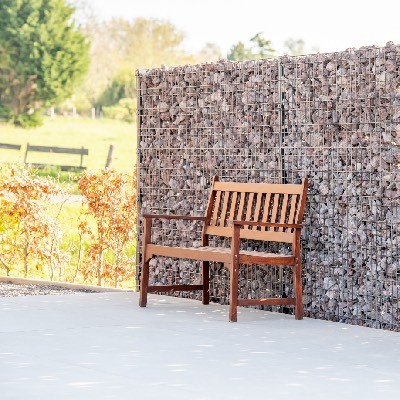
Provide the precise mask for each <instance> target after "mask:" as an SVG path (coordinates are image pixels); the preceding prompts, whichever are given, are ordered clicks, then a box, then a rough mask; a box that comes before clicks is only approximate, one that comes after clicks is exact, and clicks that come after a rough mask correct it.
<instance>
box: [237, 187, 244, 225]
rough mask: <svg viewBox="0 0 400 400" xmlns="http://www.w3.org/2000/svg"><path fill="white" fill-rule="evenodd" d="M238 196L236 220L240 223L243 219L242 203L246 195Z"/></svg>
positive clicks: (240, 193) (241, 193) (242, 193)
mask: <svg viewBox="0 0 400 400" xmlns="http://www.w3.org/2000/svg"><path fill="white" fill-rule="evenodd" d="M239 195H240V203H239V208H238V213H237V216H236V219H237V220H238V221H241V220H242V219H243V209H244V201H245V199H246V193H245V192H239Z"/></svg>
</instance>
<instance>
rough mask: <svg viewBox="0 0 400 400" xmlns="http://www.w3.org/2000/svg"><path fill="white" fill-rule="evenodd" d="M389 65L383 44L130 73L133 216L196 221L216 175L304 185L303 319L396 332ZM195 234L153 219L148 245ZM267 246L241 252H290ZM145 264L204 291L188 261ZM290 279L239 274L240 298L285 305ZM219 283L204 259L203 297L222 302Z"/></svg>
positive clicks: (257, 272)
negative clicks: (207, 273)
mask: <svg viewBox="0 0 400 400" xmlns="http://www.w3.org/2000/svg"><path fill="white" fill-rule="evenodd" d="M399 67H400V46H395V45H393V44H391V43H389V44H388V45H387V46H386V47H383V48H377V47H365V48H361V49H359V50H354V49H350V50H347V51H345V52H341V53H331V54H317V55H311V56H303V57H287V56H285V57H282V58H279V59H272V60H258V61H249V62H239V63H233V62H227V61H226V62H218V63H215V64H201V65H195V66H184V67H176V68H170V69H168V68H160V69H152V70H142V71H139V72H138V97H139V102H138V103H139V106H138V125H139V128H138V132H139V146H138V147H139V148H138V153H139V181H140V185H139V199H140V203H141V204H140V206H141V210H142V212H155V213H174V214H187V215H203V213H204V208H205V206H206V204H207V198H208V189H209V187H210V182H211V180H212V177H213V176H214V175H218V176H219V177H220V179H221V180H228V181H242V182H272V183H278V182H284V183H285V182H288V183H293V182H297V181H298V180H299V179H301V178H303V177H308V178H309V179H310V190H309V196H308V206H307V214H306V219H305V228H304V229H303V237H302V247H303V286H304V308H305V315H306V316H310V317H314V318H320V319H326V320H333V321H341V322H346V323H352V324H359V325H364V326H371V327H376V328H385V329H390V330H400V324H399V304H400V258H399V235H398V229H399V228H398V226H399V222H400V169H399V165H400V154H399V144H400V76H399ZM176 224H178V226H177V225H176ZM200 230H201V227H200V225H199V224H198V223H196V222H191V221H185V222H181V221H180V222H175V221H158V222H156V223H155V225H154V227H153V239H154V240H158V241H162V242H163V243H165V244H179V245H190V246H192V245H196V244H198V245H200V242H199V238H200ZM216 240H220V239H216ZM264 246H265V244H264V243H256V242H243V243H242V248H243V249H253V248H254V249H259V250H261V249H262V250H274V251H281V252H285V251H287V249H286V248H285V247H276V245H273V246H274V248H268V249H266V248H264ZM151 267H152V271H151V275H150V276H151V280H152V284H157V283H159V284H165V283H199V282H200V272H199V271H200V265H199V263H196V262H194V261H187V260H174V259H166V258H164V259H163V258H155V259H153V260H152V261H151ZM291 279H292V278H291V274H287V273H286V271H285V269H282V268H268V269H265V268H261V267H258V266H252V267H249V268H248V269H247V270H245V272H242V276H241V280H240V285H239V291H240V296H242V297H244V298H252V297H269V296H273V297H286V296H288V297H289V296H290V295H291V291H292V282H291ZM228 288H229V284H228V277H227V276H226V275H225V272H224V270H223V268H221V266H220V265H218V264H214V265H213V267H212V271H211V296H212V299H214V300H215V301H219V302H222V303H225V302H227V299H228V295H229V293H228V290H229V289H228ZM181 295H183V296H190V297H196V296H197V294H196V293H181ZM198 296H200V293H199V294H198ZM269 309H273V310H276V311H280V312H291V310H289V309H286V308H285V307H273V308H271V307H270V308H269Z"/></svg>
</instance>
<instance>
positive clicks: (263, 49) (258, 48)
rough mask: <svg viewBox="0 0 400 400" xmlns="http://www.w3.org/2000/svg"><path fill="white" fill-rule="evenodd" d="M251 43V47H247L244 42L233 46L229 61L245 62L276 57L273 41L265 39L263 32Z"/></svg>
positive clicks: (253, 38) (254, 37)
mask: <svg viewBox="0 0 400 400" xmlns="http://www.w3.org/2000/svg"><path fill="white" fill-rule="evenodd" d="M250 43H251V45H250V47H246V46H245V45H244V43H243V42H238V43H236V44H235V45H233V46H232V47H231V50H230V51H229V53H228V56H227V58H228V60H232V61H245V60H259V59H261V58H268V57H274V55H275V50H274V49H273V48H272V47H271V41H270V40H266V39H264V38H263V37H262V34H261V32H259V33H257V34H256V35H255V36H253V37H252V38H251V39H250Z"/></svg>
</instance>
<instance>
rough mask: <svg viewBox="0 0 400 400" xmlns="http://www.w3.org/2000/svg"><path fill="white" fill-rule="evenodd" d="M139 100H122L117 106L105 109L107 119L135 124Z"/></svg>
mask: <svg viewBox="0 0 400 400" xmlns="http://www.w3.org/2000/svg"><path fill="white" fill-rule="evenodd" d="M136 108H137V99H128V98H125V99H121V100H120V101H119V102H118V104H117V105H115V106H111V107H103V113H104V116H105V117H106V118H111V119H117V120H121V121H126V122H134V120H135V116H136Z"/></svg>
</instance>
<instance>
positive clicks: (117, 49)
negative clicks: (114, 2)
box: [79, 18, 215, 107]
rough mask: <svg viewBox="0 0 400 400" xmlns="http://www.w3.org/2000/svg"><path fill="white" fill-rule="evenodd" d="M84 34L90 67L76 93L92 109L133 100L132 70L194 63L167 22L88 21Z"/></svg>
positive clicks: (177, 32)
mask: <svg viewBox="0 0 400 400" xmlns="http://www.w3.org/2000/svg"><path fill="white" fill-rule="evenodd" d="M85 31H86V32H87V34H88V36H89V37H90V39H91V43H92V46H91V51H90V57H91V66H90V71H89V73H88V75H87V79H86V80H85V82H84V84H83V85H82V87H81V88H80V89H79V91H80V92H81V93H82V92H84V93H86V95H87V96H88V99H89V101H90V103H91V105H92V106H93V107H103V106H111V105H114V104H117V103H118V102H119V101H120V100H121V99H124V98H134V97H135V96H136V76H135V70H136V69H142V68H155V67H160V65H161V64H166V65H170V66H174V65H179V64H190V63H195V62H197V61H198V58H197V57H196V55H191V54H188V53H187V52H185V51H184V50H182V48H181V47H182V43H183V40H184V37H185V36H184V34H183V33H182V32H181V31H179V30H178V29H177V28H176V27H175V26H174V25H173V24H172V23H170V22H168V21H162V20H157V19H146V18H137V19H135V20H132V21H128V20H126V19H123V18H114V19H112V20H110V21H107V22H99V21H96V19H95V18H92V19H90V21H89V22H88V23H87V25H86V26H85ZM213 51H215V49H214V50H213Z"/></svg>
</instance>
